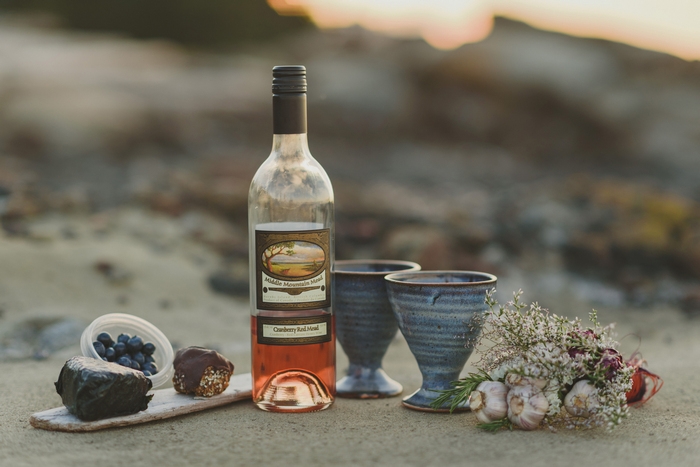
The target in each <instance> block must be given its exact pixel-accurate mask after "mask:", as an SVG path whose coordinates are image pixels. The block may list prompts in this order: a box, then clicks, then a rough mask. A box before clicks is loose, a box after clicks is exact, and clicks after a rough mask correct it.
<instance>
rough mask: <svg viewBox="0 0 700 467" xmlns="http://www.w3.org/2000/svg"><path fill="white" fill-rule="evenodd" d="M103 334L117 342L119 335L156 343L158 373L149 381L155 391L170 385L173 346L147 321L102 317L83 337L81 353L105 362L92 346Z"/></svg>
mask: <svg viewBox="0 0 700 467" xmlns="http://www.w3.org/2000/svg"><path fill="white" fill-rule="evenodd" d="M102 332H108V333H109V334H111V336H112V338H113V339H114V340H115V341H116V340H117V336H119V334H122V333H125V334H129V335H130V336H132V337H133V336H135V335H136V336H140V337H141V338H142V339H143V341H144V342H152V343H153V345H155V347H156V350H155V352H154V353H153V359H154V360H155V363H156V365H157V366H158V373H156V374H155V375H153V376H148V379H150V380H151V382H152V383H153V387H154V388H157V387H158V386H162V385H163V384H165V383H167V382H168V381H170V379H171V378H172V374H173V346H172V345H171V344H170V341H169V340H168V338H167V337H165V334H163V333H162V332H161V331H160V329H158V328H157V327H155V326H154V325H152V324H151V323H149V322H148V321H146V320H145V319H142V318H139V317H138V316H134V315H129V314H126V313H111V314H107V315H102V316H100V317H99V318H97V319H96V320H95V321H93V322H92V323H91V324H90V325H89V326H88V327H87V328H85V331H83V335H82V336H81V337H80V349H81V351H82V352H83V355H84V356H86V357H92V358H97V359H100V360H101V357H100V356H99V355H98V354H97V351H96V350H95V348H94V347H93V345H92V343H93V342H95V341H96V340H97V336H98V335H99V334H100V333H102Z"/></svg>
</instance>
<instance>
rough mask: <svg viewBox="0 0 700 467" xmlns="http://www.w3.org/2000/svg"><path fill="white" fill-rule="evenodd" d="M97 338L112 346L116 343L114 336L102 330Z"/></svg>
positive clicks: (106, 345) (105, 344)
mask: <svg viewBox="0 0 700 467" xmlns="http://www.w3.org/2000/svg"><path fill="white" fill-rule="evenodd" d="M97 340H98V341H99V342H102V344H103V345H104V346H105V348H107V347H112V346H113V345H114V341H113V340H112V336H110V335H109V333H108V332H101V333H99V334H98V335H97Z"/></svg>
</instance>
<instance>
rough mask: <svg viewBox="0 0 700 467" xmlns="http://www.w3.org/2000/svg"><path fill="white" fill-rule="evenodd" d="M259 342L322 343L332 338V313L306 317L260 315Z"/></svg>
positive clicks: (280, 343)
mask: <svg viewBox="0 0 700 467" xmlns="http://www.w3.org/2000/svg"><path fill="white" fill-rule="evenodd" d="M257 320H258V325H257V328H258V343H259V344H268V345H302V344H320V343H322V342H330V340H331V315H330V314H323V315H318V316H308V317H305V318H280V317H277V316H258V317H257Z"/></svg>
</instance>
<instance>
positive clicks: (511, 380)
mask: <svg viewBox="0 0 700 467" xmlns="http://www.w3.org/2000/svg"><path fill="white" fill-rule="evenodd" d="M505 381H506V384H507V385H508V387H509V388H514V387H515V386H535V387H536V388H537V389H544V388H545V386H547V380H546V379H537V378H532V377H530V376H523V375H519V374H517V373H508V374H507V375H506V379H505Z"/></svg>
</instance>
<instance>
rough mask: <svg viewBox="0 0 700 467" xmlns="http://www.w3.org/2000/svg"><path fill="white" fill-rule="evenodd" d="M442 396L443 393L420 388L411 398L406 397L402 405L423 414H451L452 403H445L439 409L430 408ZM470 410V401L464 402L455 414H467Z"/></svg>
mask: <svg viewBox="0 0 700 467" xmlns="http://www.w3.org/2000/svg"><path fill="white" fill-rule="evenodd" d="M441 395H442V393H441V392H438V391H434V390H431V389H426V388H420V389H419V390H417V391H416V392H414V393H413V394H411V395H410V396H406V397H404V398H403V401H401V403H402V404H403V405H404V407H407V408H409V409H413V410H421V411H423V412H449V411H450V401H447V402H445V403H444V404H442V405H441V406H440V407H439V408H437V409H435V408H433V407H431V406H430V404H431V403H432V402H433V401H434V400H435V399H437V398H438V397H440V396H441ZM468 410H469V401H464V402H462V403H461V404H459V406H457V408H456V409H455V410H454V412H466V411H468Z"/></svg>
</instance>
